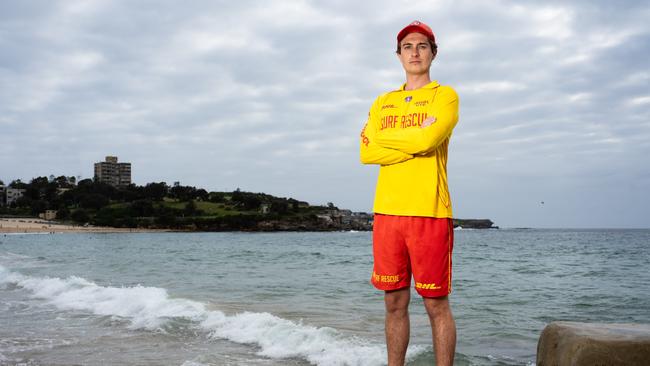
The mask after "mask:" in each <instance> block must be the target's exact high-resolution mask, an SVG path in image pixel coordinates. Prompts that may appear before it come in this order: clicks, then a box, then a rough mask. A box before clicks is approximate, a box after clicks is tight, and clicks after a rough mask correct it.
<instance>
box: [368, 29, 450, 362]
mask: <svg viewBox="0 0 650 366" xmlns="http://www.w3.org/2000/svg"><path fill="white" fill-rule="evenodd" d="M437 50H438V47H437V45H436V40H435V36H434V34H433V32H432V31H431V28H429V27H428V26H427V25H426V24H424V23H422V22H419V21H414V22H413V23H411V24H409V25H407V26H406V27H405V28H404V29H402V30H401V31H400V32H399V33H398V34H397V57H398V58H399V60H400V62H401V63H402V67H403V68H404V71H405V72H406V83H405V84H403V85H402V86H401V87H400V88H399V89H397V90H393V91H390V92H387V93H384V94H382V95H380V96H379V97H378V98H377V99H376V100H375V102H374V103H373V105H372V107H371V108H370V113H369V115H368V121H367V123H366V125H365V126H364V128H363V130H362V131H361V144H360V155H361V162H362V163H364V164H378V165H380V168H379V178H378V180H377V188H376V192H375V202H374V208H373V211H374V213H375V217H374V229H373V257H374V266H373V272H372V278H371V282H372V284H373V285H374V286H375V287H376V288H377V289H379V290H383V291H384V302H385V307H386V321H385V327H386V328H385V331H386V347H387V349H388V365H389V366H394V365H403V364H404V359H405V355H406V349H407V346H408V343H409V333H410V322H409V314H408V306H409V301H410V296H411V290H410V287H411V276H413V279H414V281H415V290H416V291H417V292H418V294H419V295H420V296H422V298H423V301H424V307H425V308H426V311H427V314H428V315H429V321H430V323H431V331H432V335H433V346H434V351H435V357H436V365H438V366H447V365H448V366H451V365H452V364H453V361H454V353H455V349H456V324H455V322H454V318H453V316H452V313H451V309H450V307H449V301H448V295H449V294H450V293H451V255H452V249H453V233H454V231H453V221H452V217H453V216H452V212H451V200H450V197H449V190H448V187H447V148H448V146H449V139H450V138H451V133H452V130H453V129H454V126H455V125H456V122H457V121H458V96H457V95H456V92H455V91H454V90H453V89H452V88H451V87H448V86H441V85H439V84H438V83H437V82H436V81H431V77H430V73H429V69H430V67H431V62H432V61H433V60H434V59H435V57H436V54H437Z"/></svg>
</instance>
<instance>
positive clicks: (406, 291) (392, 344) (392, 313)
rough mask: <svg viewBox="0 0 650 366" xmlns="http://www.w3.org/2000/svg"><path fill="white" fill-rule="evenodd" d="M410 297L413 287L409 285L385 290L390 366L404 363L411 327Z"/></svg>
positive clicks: (399, 365)
mask: <svg viewBox="0 0 650 366" xmlns="http://www.w3.org/2000/svg"><path fill="white" fill-rule="evenodd" d="M410 299H411V289H410V288H409V287H406V288H402V289H399V290H394V291H386V292H384V302H385V304H386V348H387V349H388V366H402V365H404V358H405V357H406V348H407V347H408V345H409V336H410V327H411V325H410V322H409V301H410Z"/></svg>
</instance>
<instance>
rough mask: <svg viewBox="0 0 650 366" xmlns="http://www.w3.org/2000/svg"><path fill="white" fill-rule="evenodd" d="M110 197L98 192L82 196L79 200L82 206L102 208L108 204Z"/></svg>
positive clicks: (95, 208)
mask: <svg viewBox="0 0 650 366" xmlns="http://www.w3.org/2000/svg"><path fill="white" fill-rule="evenodd" d="M108 203H109V201H108V198H107V197H106V196H104V195H101V194H98V193H90V194H86V195H83V196H81V199H80V200H79V205H80V206H81V207H82V208H87V209H94V210H99V209H100V208H102V207H104V206H106V205H108Z"/></svg>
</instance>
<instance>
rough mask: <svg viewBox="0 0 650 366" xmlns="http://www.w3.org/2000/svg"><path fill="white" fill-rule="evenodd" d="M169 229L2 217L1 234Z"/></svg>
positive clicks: (123, 231) (126, 231) (133, 231)
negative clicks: (73, 223) (70, 223)
mask: <svg viewBox="0 0 650 366" xmlns="http://www.w3.org/2000/svg"><path fill="white" fill-rule="evenodd" d="M162 231H168V230H157V229H137V228H135V229H132V228H116V227H104V226H92V225H88V226H84V225H68V224H61V223H58V222H56V221H48V220H41V219H36V218H20V219H18V218H12V219H6V218H4V219H0V234H9V233H23V234H25V233H52V234H56V233H136V232H142V233H144V232H162Z"/></svg>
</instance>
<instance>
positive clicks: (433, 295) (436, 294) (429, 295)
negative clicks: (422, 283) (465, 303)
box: [415, 289, 451, 299]
mask: <svg viewBox="0 0 650 366" xmlns="http://www.w3.org/2000/svg"><path fill="white" fill-rule="evenodd" d="M415 291H417V293H418V295H420V296H422V297H426V298H429V299H435V298H439V297H445V296H449V295H451V291H447V292H434V293H430V292H425V293H422V292H420V291H418V290H417V289H415Z"/></svg>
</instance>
